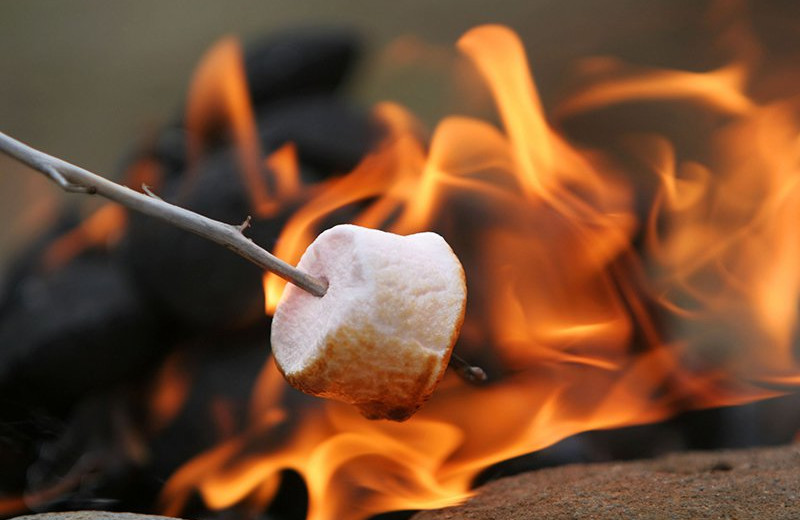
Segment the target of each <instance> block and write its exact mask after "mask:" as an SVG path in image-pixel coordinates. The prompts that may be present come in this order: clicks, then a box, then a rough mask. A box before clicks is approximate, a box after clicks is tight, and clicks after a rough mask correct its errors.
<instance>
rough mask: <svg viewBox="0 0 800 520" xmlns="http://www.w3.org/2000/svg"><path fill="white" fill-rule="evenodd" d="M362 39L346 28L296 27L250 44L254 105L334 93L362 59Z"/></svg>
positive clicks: (249, 73) (248, 67)
mask: <svg viewBox="0 0 800 520" xmlns="http://www.w3.org/2000/svg"><path fill="white" fill-rule="evenodd" d="M359 48H360V42H359V39H358V37H357V36H356V35H355V34H354V32H353V31H351V30H348V29H343V28H313V29H312V28H307V29H292V30H291V31H285V32H283V33H277V34H273V35H271V36H269V37H268V38H265V39H263V40H261V41H256V42H253V43H251V44H249V45H247V48H246V50H245V68H246V71H247V80H248V83H249V85H250V92H251V96H252V100H253V105H254V106H256V107H260V106H263V105H265V104H268V103H271V102H274V101H276V100H278V99H281V98H285V97H294V96H302V95H307V94H313V93H332V92H333V91H335V90H336V89H337V88H338V87H339V86H340V85H341V84H342V82H343V80H344V79H345V78H346V77H347V75H348V74H349V73H350V70H351V68H352V66H353V64H354V62H355V61H356V59H357V58H358V55H359Z"/></svg>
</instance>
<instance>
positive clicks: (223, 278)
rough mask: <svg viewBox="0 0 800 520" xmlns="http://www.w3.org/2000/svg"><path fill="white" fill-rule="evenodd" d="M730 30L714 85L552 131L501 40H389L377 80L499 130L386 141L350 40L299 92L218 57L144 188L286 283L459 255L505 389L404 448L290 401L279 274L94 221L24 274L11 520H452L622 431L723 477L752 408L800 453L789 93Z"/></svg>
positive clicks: (392, 107)
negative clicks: (364, 259)
mask: <svg viewBox="0 0 800 520" xmlns="http://www.w3.org/2000/svg"><path fill="white" fill-rule="evenodd" d="M713 14H714V16H716V17H717V18H716V20H717V22H718V24H717V25H718V31H719V34H718V38H717V41H718V49H717V52H718V53H719V54H720V55H722V56H723V57H722V58H721V59H720V60H719V63H716V64H715V65H714V66H713V67H707V68H704V69H703V70H679V69H674V68H657V67H646V66H643V65H634V64H629V63H626V62H624V61H622V60H619V59H616V58H614V57H608V56H601V57H592V58H587V59H585V60H583V61H581V62H580V63H578V64H576V65H575V74H574V78H573V79H572V81H571V86H570V88H568V89H566V90H565V91H564V92H563V94H562V95H561V97H560V99H559V100H558V101H557V102H554V103H552V104H548V105H547V106H545V105H544V104H543V102H542V100H541V99H540V97H539V94H538V92H537V88H536V84H535V82H534V79H533V78H534V77H533V75H532V72H531V67H533V68H534V69H535V67H536V64H535V63H533V64H531V63H530V62H529V59H528V57H527V56H526V52H525V49H524V46H523V42H522V40H521V39H520V36H518V35H517V34H516V33H515V32H514V31H513V30H511V29H510V28H508V27H504V26H501V25H483V26H478V27H475V28H473V29H471V30H469V31H467V32H466V33H465V34H464V35H463V36H461V38H459V39H458V41H457V42H455V52H453V53H449V52H445V51H442V50H441V49H437V48H432V47H426V46H425V45H426V44H424V43H422V42H420V41H417V40H413V39H406V40H403V41H401V42H397V43H396V44H394V45H393V46H392V47H391V49H390V52H388V53H387V56H392V57H393V59H413V58H415V57H416V58H419V57H420V56H427V57H431V56H437V59H439V58H441V59H447V60H450V59H452V60H453V63H454V65H453V66H452V68H451V69H450V70H457V71H458V72H459V74H460V76H459V81H460V83H461V87H462V91H463V92H464V95H465V97H468V98H469V100H470V102H471V103H473V104H474V105H475V107H476V109H475V112H476V113H478V112H482V111H483V112H485V110H484V109H485V108H486V107H487V106H491V107H493V108H494V112H493V113H492V114H490V115H487V116H481V117H478V116H474V115H472V116H469V115H462V114H454V115H450V116H448V117H445V118H444V119H442V120H441V121H439V122H438V123H437V124H436V126H435V127H434V128H432V129H431V130H430V131H429V130H427V129H426V128H425V125H424V124H423V123H422V122H421V121H420V120H418V118H417V117H416V116H415V115H414V114H413V113H411V111H409V110H408V109H406V108H404V107H403V106H401V105H399V104H397V103H393V102H385V103H381V104H379V105H377V106H375V107H373V108H372V109H371V111H370V112H369V113H365V112H363V111H361V110H359V109H358V108H354V107H353V106H351V104H349V103H347V102H345V101H344V100H343V99H342V98H341V97H340V95H339V94H338V93H337V88H338V86H339V83H340V82H341V81H342V79H343V77H344V76H345V74H346V72H347V69H348V66H349V62H350V59H349V52H350V48H349V43H348V42H342V41H341V40H338V39H336V38H333V39H330V40H326V39H325V37H324V36H315V37H309V38H311V39H310V40H309V41H308V42H305V45H306V47H305V48H306V49H313V52H310V53H309V55H308V56H306V57H305V60H306V61H305V62H301V63H296V64H295V66H294V68H292V69H290V70H288V71H286V72H285V74H283V75H281V74H276V73H275V69H274V63H272V62H271V61H270V60H278V61H279V62H280V60H283V59H284V58H283V55H282V54H281V53H280V52H278V51H277V50H281V49H283V50H284V51H285V50H286V49H291V48H293V46H297V45H299V40H298V41H292V40H291V39H290V40H288V41H273V42H268V43H267V44H264V45H262V46H258V45H254V46H251V47H248V48H246V49H245V48H243V46H242V45H241V44H240V43H239V42H238V41H237V40H235V39H224V40H222V41H220V42H218V43H217V44H215V45H214V46H213V47H212V48H211V49H210V50H209V51H208V52H207V54H206V55H205V57H204V58H203V59H202V61H201V63H200V64H199V65H198V67H197V69H196V72H195V74H194V78H193V80H192V84H191V88H190V91H189V94H188V97H187V103H186V108H185V111H184V113H183V115H182V116H181V118H180V120H179V121H177V122H175V123H174V124H172V125H168V126H166V127H165V128H163V129H161V130H160V131H159V132H158V133H157V135H154V136H151V137H150V138H149V139H147V140H145V141H144V142H143V144H142V145H141V146H140V147H139V148H138V149H137V151H136V153H135V154H133V156H132V158H131V159H130V160H129V161H128V163H127V167H126V168H125V172H124V179H123V182H124V184H126V185H127V186H129V187H131V188H135V189H140V187H141V189H142V190H143V193H144V198H147V197H150V198H156V199H160V200H163V201H164V202H166V203H169V204H173V205H176V206H180V207H184V208H188V209H189V210H191V211H193V212H196V213H198V214H200V215H204V216H206V217H209V218H211V219H214V220H216V221H221V222H225V223H227V224H233V225H238V224H240V223H242V222H243V221H245V219H248V218H250V217H251V218H250V220H249V221H248V225H249V229H247V226H241V228H239V230H240V231H241V232H243V233H245V234H246V235H247V236H248V237H249V238H251V239H252V241H253V243H254V244H256V245H258V246H261V247H263V248H264V249H266V250H268V251H271V252H272V253H273V254H274V255H275V256H276V257H278V258H279V259H280V260H282V261H284V262H286V263H288V264H290V265H291V266H295V265H297V264H298V262H299V261H300V258H301V255H302V254H303V253H304V251H306V250H307V249H308V247H309V245H310V244H311V243H312V242H313V241H314V240H315V239H316V238H317V237H318V236H319V235H320V234H321V233H323V232H324V231H325V230H327V229H329V228H331V227H333V226H336V225H338V224H354V225H357V226H361V227H364V228H372V229H377V230H383V231H387V232H391V233H395V234H398V235H412V234H415V233H423V232H429V231H432V232H435V233H438V234H439V235H441V236H442V237H444V239H445V240H446V241H447V243H449V245H450V247H452V250H453V252H454V253H455V255H456V256H457V257H458V259H459V260H460V261H461V263H462V264H463V267H464V273H465V276H466V285H467V290H468V295H469V296H468V298H467V303H466V314H465V319H464V322H463V326H462V327H461V331H460V337H459V339H458V341H457V342H456V344H455V346H454V353H455V355H456V357H457V358H458V359H459V360H462V361H461V363H462V365H464V366H467V369H468V365H474V366H475V367H482V370H483V371H484V372H485V374H486V376H487V380H486V381H485V382H482V383H481V382H478V381H475V380H470V378H469V377H465V375H467V374H468V372H467V374H465V372H464V369H463V368H464V367H461V368H459V367H458V366H456V367H454V366H453V365H452V363H451V366H450V369H449V370H447V372H446V373H445V375H444V377H443V379H442V380H441V382H440V383H439V384H438V386H437V387H436V388H435V390H433V393H432V395H431V397H430V399H429V400H428V401H427V402H425V403H424V404H423V405H422V406H421V408H419V410H418V411H417V412H416V413H415V414H414V415H413V416H411V417H410V418H408V420H406V421H404V422H394V421H387V420H370V419H368V418H366V417H364V416H363V415H362V414H361V413H359V410H358V409H357V408H355V407H353V406H351V405H350V404H347V403H343V402H339V401H335V400H330V399H324V398H320V397H314V396H309V395H305V394H303V393H300V392H298V391H297V390H295V389H293V388H292V387H291V386H289V384H288V383H287V382H286V380H285V379H284V375H283V374H282V373H281V371H280V370H279V369H278V367H277V366H276V364H275V362H274V360H273V359H272V356H271V353H270V342H269V338H270V327H271V317H272V315H273V314H274V313H275V312H276V308H277V307H278V305H279V303H280V302H281V297H282V296H283V295H284V291H286V290H287V289H286V284H287V281H286V277H285V276H280V275H278V274H276V273H274V272H269V271H264V270H263V269H261V268H259V267H256V266H253V265H251V264H249V263H247V262H246V261H245V260H243V259H241V258H238V257H237V256H236V255H234V254H232V253H231V252H229V251H226V250H225V249H224V248H222V247H220V246H219V245H217V244H213V243H211V242H208V241H206V240H205V239H203V238H200V237H196V236H193V235H190V234H188V233H186V232H185V231H183V230H181V229H178V228H176V227H174V226H173V225H171V224H169V223H164V222H161V221H158V220H156V219H154V218H152V217H150V216H144V215H141V214H139V213H136V212H133V211H129V210H128V209H126V208H125V207H123V206H120V205H117V204H115V203H113V202H104V203H103V205H101V206H100V207H99V208H98V209H96V210H95V211H94V212H93V213H92V214H91V215H90V216H89V217H88V218H84V219H72V220H68V219H67V220H59V221H58V222H57V223H56V224H54V225H53V227H52V228H51V229H50V230H48V231H47V232H46V233H45V234H44V235H43V236H42V237H40V238H39V239H38V240H36V241H34V242H33V244H32V245H31V246H30V248H29V250H28V251H26V252H24V253H23V254H22V255H21V256H20V260H19V261H18V262H17V263H16V264H14V265H13V266H12V268H11V269H10V270H9V271H8V273H7V274H6V275H5V285H4V286H3V291H4V292H2V293H0V348H1V349H2V352H0V396H2V399H1V400H0V407H2V410H0V417H3V421H2V422H3V423H4V424H5V426H3V428H4V430H0V431H3V432H4V434H3V436H2V438H3V439H7V442H5V446H6V447H4V444H0V463H2V464H3V465H4V467H5V468H8V469H7V470H6V471H5V472H4V473H5V474H4V476H3V477H2V479H0V515H2V516H9V517H10V516H14V515H16V514H20V513H24V512H29V511H34V512H38V511H48V510H72V509H110V510H136V511H141V512H158V513H161V514H166V515H169V516H174V517H191V518H196V517H203V518H222V517H224V515H226V514H231V515H233V517H236V518H238V517H243V518H246V517H258V516H259V515H261V514H263V513H264V512H265V511H269V512H270V514H274V515H275V517H276V518H284V517H285V518H303V517H306V518H308V519H310V520H334V519H345V520H347V519H352V520H359V519H365V518H370V517H372V516H375V515H378V514H381V513H386V512H391V511H415V510H421V509H435V508H442V507H446V506H451V505H456V504H459V503H461V502H463V501H464V500H465V499H467V498H468V497H470V496H471V495H472V494H473V493H474V492H475V491H474V490H475V486H476V484H477V483H482V482H485V481H487V480H490V479H492V478H493V477H494V476H496V475H505V474H509V473H513V472H518V471H522V470H527V469H535V468H537V467H541V466H542V465H545V463H544V462H542V461H541V460H540V459H536V458H535V457H536V456H535V455H533V456H532V457H533V458H529V459H527V460H526V459H525V458H524V457H523V456H525V455H528V454H534V453H540V454H541V453H549V454H550V455H549V456H551V457H552V458H553V460H554V463H556V464H563V463H567V462H577V461H580V460H582V459H581V457H582V455H581V454H584V455H585V453H586V450H583V451H582V450H581V449H578V450H577V451H578V452H579V454H578V455H576V453H575V449H574V445H573V448H570V447H569V446H568V443H569V442H570V439H573V440H574V439H578V441H575V442H578V443H579V444H580V443H588V444H592V443H597V442H599V441H597V440H586V439H587V438H588V437H581V435H584V436H585V435H591V434H589V433H587V432H594V431H599V430H612V431H611V432H609V433H606V434H604V435H605V437H603V440H602V442H605V443H607V444H608V445H611V446H614V445H615V443H619V442H620V441H618V440H616V441H615V440H614V434H613V431H627V432H628V433H630V432H631V431H635V430H632V429H631V428H630V427H634V426H641V425H648V424H651V425H653V426H651V427H649V428H651V429H649V430H646V432H647V433H646V434H643V435H641V436H642V437H646V438H662V437H664V436H668V437H669V438H670V439H671V441H669V442H666V443H664V444H662V445H658V444H657V443H655V442H653V443H652V444H648V445H647V446H644V447H638V446H637V447H636V448H637V450H638V451H637V450H630V449H629V450H628V451H626V450H625V449H620V450H619V456H620V457H622V456H644V455H654V454H659V453H663V452H665V451H670V450H674V449H682V448H691V447H694V448H697V447H704V448H715V447H729V444H726V443H725V442H717V443H716V444H715V443H714V442H708V443H705V444H704V443H703V442H699V441H698V442H696V443H694V444H693V441H692V440H691V439H692V438H696V437H702V436H703V435H707V436H708V435H710V436H712V437H713V429H714V428H719V427H728V428H735V427H737V424H733V425H731V424H724V425H722V426H721V424H722V423H724V422H725V421H732V420H733V419H730V418H729V417H728V418H726V419H720V416H719V415H714V414H719V413H724V412H720V410H723V408H722V407H734V406H738V407H740V408H739V409H745V408H742V406H743V405H747V404H748V403H756V402H763V403H766V404H764V406H772V407H773V408H770V413H772V414H777V415H779V416H781V421H776V424H777V423H778V422H779V423H780V425H776V426H775V429H774V430H772V431H771V432H770V433H769V434H764V435H762V436H759V435H756V434H754V435H753V436H751V437H750V438H748V439H747V440H746V441H745V442H743V443H742V444H767V443H778V442H783V443H786V442H788V441H790V440H791V439H792V437H793V436H794V435H795V434H796V432H797V430H798V428H799V427H800V420H798V419H800V417H797V416H796V414H795V413H794V410H793V409H792V408H791V407H790V410H789V411H787V410H784V409H783V408H781V405H780V403H782V402H783V403H786V402H790V401H781V400H780V399H772V400H771V401H766V400H767V399H770V398H778V397H779V396H791V394H792V393H793V392H795V389H796V387H797V385H798V384H800V363H799V362H798V352H797V330H796V325H797V314H798V292H799V291H800V241H798V225H800V224H798V223H800V215H798V212H799V211H800V210H798V208H800V184H798V179H800V165H798V161H797V158H798V153H800V140H799V139H798V135H800V124H798V120H799V119H798V116H800V103H799V101H798V97H797V94H796V88H795V86H796V85H797V82H796V80H797V78H796V75H797V74H796V69H795V68H793V66H794V61H793V60H791V59H788V58H785V57H778V58H776V59H772V60H768V59H767V50H768V46H767V43H764V42H762V41H760V39H759V38H758V35H757V34H756V31H755V30H754V29H753V27H751V26H750V25H749V24H748V23H747V22H746V20H743V19H742V18H740V16H739V15H740V13H739V11H738V10H731V11H727V10H723V9H717V10H716V11H714V13H713ZM314 38H316V39H314ZM309 42H310V43H309ZM281 46H283V47H281ZM276 49H277V50H276ZM31 144H34V145H35V143H31ZM101 194H102V192H101ZM72 196H74V197H85V196H86V195H72ZM404 276H405V275H404ZM409 276H410V275H409ZM409 298H410V299H413V298H414V296H410V297H409ZM273 337H274V336H273ZM276 350H277V349H276ZM445 363H446V360H445ZM359 367H360V365H358V364H357V363H356V364H354V365H353V369H354V370H359V369H360V368H359ZM386 368H387V372H386V373H396V371H395V372H392V371H391V370H388V369H389V368H391V369H392V370H394V369H395V368H397V367H386ZM476 370H477V369H476ZM365 372H369V371H368V370H365ZM357 375H358V376H363V377H367V376H369V375H370V374H357ZM383 375H384V372H383V369H378V370H376V374H374V375H372V377H382V376H383ZM355 379H358V377H356V378H355ZM473 379H475V378H473ZM389 381H390V382H391V379H389ZM320 393H323V394H324V392H320ZM783 399H790V397H783ZM769 403H771V404H769ZM776 403H777V404H776ZM415 404H416V403H415ZM732 409H733V408H732ZM702 410H711V412H705V413H706V415H702V413H704V412H700V411H702ZM750 410H752V409H750ZM412 413H413V410H412ZM693 413H695V414H696V415H692V414H693ZM765 413H766V412H765ZM698 414H699V415H698ZM792 414H794V415H792ZM389 415H391V414H389ZM788 415H792V417H791V418H790V419H787V416H788ZM380 416H381V417H384V416H385V415H380ZM405 417H406V415H403V417H402V418H405ZM687 417H689V418H690V419H686V418H687ZM692 417H694V418H695V419H691V418H692ZM698 417H700V419H697V418H698ZM772 417H774V415H773V416H772ZM670 420H671V421H672V422H669V421H670ZM665 421H666V422H665ZM680 421H684V422H683V423H681V422H680ZM623 428H625V429H627V430H621V429H623ZM710 430H711V432H710ZM641 431H642V432H643V431H645V430H641ZM676 431H677V433H676ZM664 432H669V433H668V435H665V434H664ZM698 432H699V433H698ZM621 435H622V436H621V437H620V438H621V439H627V437H625V436H624V435H626V434H621ZM634 435H635V434H634ZM599 438H600V437H597V439H599ZM580 439H583V440H580ZM562 441H563V442H562ZM626 442H627V441H625V440H623V441H622V444H625V443H626ZM548 448H549V451H543V450H547V449H548ZM627 448H630V447H627ZM639 448H641V449H639ZM607 452H608V453H609V454H610V456H611V457H613V456H616V453H615V449H613V448H609V449H608V450H607ZM520 457H523V458H522V459H520ZM598 458H600V457H598ZM509 461H511V462H509ZM515 464H516V465H517V466H515ZM515 467H516V468H517V469H514V468H515ZM520 468H521V469H520ZM493 472H496V475H495V474H494V473H493Z"/></svg>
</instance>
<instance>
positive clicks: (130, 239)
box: [120, 97, 376, 328]
mask: <svg viewBox="0 0 800 520" xmlns="http://www.w3.org/2000/svg"><path fill="white" fill-rule="evenodd" d="M259 123H260V124H259V127H260V128H261V129H262V135H261V139H262V146H263V148H264V149H265V150H273V149H275V148H277V147H279V146H281V145H283V144H285V143H287V142H293V143H295V144H296V145H297V150H298V154H299V157H300V162H301V164H300V166H301V168H300V170H301V176H302V178H303V181H304V182H306V183H313V182H317V181H319V180H321V179H324V178H326V177H328V176H330V175H332V174H335V173H341V172H346V171H348V170H350V169H352V168H353V167H355V165H356V164H357V163H358V161H359V160H360V159H361V158H362V157H363V155H364V154H366V152H367V149H368V147H369V142H370V139H371V136H372V135H374V134H375V132H376V130H374V129H373V127H372V126H371V124H370V122H369V118H368V117H367V116H366V115H364V114H361V113H359V112H357V111H354V110H352V109H351V108H349V107H348V106H347V105H345V104H344V103H342V102H340V101H338V100H335V99H333V98H330V97H322V98H320V97H310V98H309V97H306V98H299V99H297V100H294V101H292V102H286V103H282V104H279V105H276V106H275V107H274V108H273V109H272V110H269V111H265V112H262V113H261V114H260V119H259ZM263 173H264V179H265V182H266V179H267V177H266V175H267V172H266V170H265V171H264V172H263ZM171 191H172V192H173V193H174V192H176V190H171ZM177 191H178V192H180V193H181V196H180V197H179V198H177V199H171V198H170V197H169V196H166V197H165V199H166V200H169V201H170V202H175V203H177V204H178V205H180V206H182V207H186V208H188V209H191V210H192V211H195V212H197V213H200V214H201V215H205V216H208V217H210V218H212V219H215V220H219V221H222V222H227V223H230V224H238V223H241V222H242V221H243V220H244V219H245V218H246V217H247V216H248V215H252V216H253V217H254V219H253V222H252V226H251V228H250V229H248V230H247V235H248V236H249V237H250V238H251V239H252V240H253V241H254V242H255V243H256V244H258V245H259V246H261V247H263V248H265V249H267V250H272V249H273V246H274V244H275V241H276V240H277V238H278V236H279V235H280V232H281V230H282V229H283V226H284V224H285V222H286V219H287V218H288V216H289V214H290V213H291V212H292V211H294V210H295V209H296V207H294V206H290V207H287V208H285V210H284V211H283V212H281V213H279V214H277V215H270V216H269V217H268V218H262V219H259V218H258V217H257V215H256V214H254V213H253V209H252V205H251V202H250V197H249V196H248V194H247V192H246V188H245V185H244V183H243V181H242V174H241V171H240V167H239V162H238V160H237V156H236V153H235V151H234V150H233V149H227V150H218V151H216V152H211V151H209V152H208V153H207V155H206V156H205V157H204V158H203V160H202V163H201V164H199V165H198V167H197V169H196V171H195V172H194V175H192V176H191V177H189V176H187V177H186V178H185V179H184V180H183V183H182V186H181V187H180V189H179V190H177ZM120 254H121V259H122V261H123V263H124V265H125V266H126V267H127V268H128V269H129V270H130V273H131V275H132V278H133V279H134V280H135V281H136V283H137V286H138V287H140V288H141V289H142V290H143V291H144V292H145V293H146V294H147V296H148V299H149V300H150V301H151V302H152V303H153V304H154V305H156V306H157V307H158V308H159V309H160V310H162V311H164V312H165V313H166V314H167V315H169V316H170V317H171V318H172V319H176V320H178V321H180V322H183V323H185V324H188V325H190V326H194V327H204V328H236V327H243V326H247V325H248V324H250V323H253V321H254V320H257V319H259V318H260V317H261V316H263V314H264V311H263V309H264V301H263V291H262V274H263V272H262V270H261V269H260V268H259V267H257V266H255V265H253V264H251V263H249V262H248V261H247V260H244V259H242V258H240V257H238V256H237V255H235V254H234V253H232V252H230V251H228V250H227V249H225V248H223V247H221V246H219V245H217V244H215V243H212V242H209V241H208V240H206V239H203V238H200V237H197V236H195V235H193V234H191V233H188V232H186V231H183V230H180V229H178V228H176V227H174V226H171V225H169V224H164V223H162V222H160V221H157V220H156V219H153V218H151V217H147V216H142V215H135V214H132V215H131V217H130V225H129V227H128V231H127V233H126V237H125V239H124V241H123V244H122V247H121V249H120Z"/></svg>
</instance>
